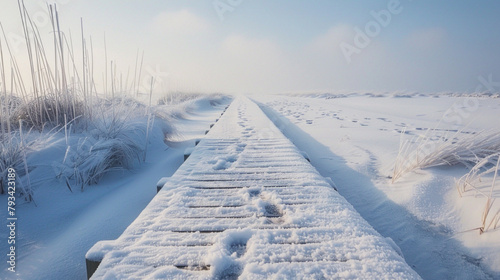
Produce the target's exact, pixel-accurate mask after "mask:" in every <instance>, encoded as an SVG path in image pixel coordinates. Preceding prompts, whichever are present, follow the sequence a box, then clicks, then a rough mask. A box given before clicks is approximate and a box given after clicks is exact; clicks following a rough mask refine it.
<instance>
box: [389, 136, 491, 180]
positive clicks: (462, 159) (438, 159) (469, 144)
mask: <svg viewBox="0 0 500 280" xmlns="http://www.w3.org/2000/svg"><path fill="white" fill-rule="evenodd" d="M403 134H404V133H403ZM436 134H437V133H436V131H435V130H428V132H427V133H426V134H425V135H423V136H419V137H418V138H417V139H413V140H411V141H401V144H400V147H399V153H398V156H397V158H396V162H395V164H394V169H393V175H392V182H393V183H394V182H395V181H396V180H398V179H399V178H401V177H402V176H403V175H405V174H406V173H409V172H412V171H414V170H417V169H423V168H428V167H434V166H443V165H455V164H463V165H465V166H467V167H472V166H474V165H476V163H478V162H479V161H481V159H483V158H486V157H488V156H490V155H492V154H495V153H498V152H500V131H498V130H495V131H482V132H479V133H475V134H468V135H464V134H463V133H461V132H460V131H458V132H455V133H454V134H453V135H451V136H448V135H444V136H440V135H436Z"/></svg>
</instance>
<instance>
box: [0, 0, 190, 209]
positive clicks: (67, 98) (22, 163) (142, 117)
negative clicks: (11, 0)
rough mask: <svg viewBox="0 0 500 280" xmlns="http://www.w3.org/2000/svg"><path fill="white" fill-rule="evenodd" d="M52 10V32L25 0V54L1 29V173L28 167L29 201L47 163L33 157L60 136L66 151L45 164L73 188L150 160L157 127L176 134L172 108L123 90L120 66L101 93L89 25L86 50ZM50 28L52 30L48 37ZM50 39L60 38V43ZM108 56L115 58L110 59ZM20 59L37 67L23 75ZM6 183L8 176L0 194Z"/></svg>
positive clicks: (22, 175)
mask: <svg viewBox="0 0 500 280" xmlns="http://www.w3.org/2000/svg"><path fill="white" fill-rule="evenodd" d="M48 11H49V14H50V20H51V23H52V32H51V33H40V31H39V30H38V27H37V25H36V24H35V22H34V21H33V19H32V16H31V15H30V13H29V12H28V11H27V9H26V7H25V6H24V2H23V1H22V0H21V1H19V12H20V13H19V14H20V19H21V22H22V27H23V31H24V43H25V45H24V46H22V47H25V50H26V53H25V56H24V55H17V52H15V51H14V50H13V49H12V48H11V46H9V44H8V43H7V41H8V40H7V39H6V38H7V36H6V34H5V32H4V31H3V28H2V29H1V31H2V33H0V35H1V36H0V59H1V65H0V78H1V81H0V84H1V88H0V90H1V92H0V93H1V94H0V101H1V103H0V124H1V131H0V138H1V140H2V142H1V144H0V145H1V146H0V148H1V151H0V164H1V166H0V167H1V171H2V174H1V175H2V178H6V177H5V176H3V175H4V174H3V173H4V172H6V170H7V169H8V168H9V167H13V168H15V169H16V170H18V171H21V170H24V172H19V173H18V174H19V182H20V184H21V185H24V186H25V188H24V189H23V191H22V192H19V194H20V195H26V196H27V197H28V198H29V200H31V199H32V196H33V190H32V187H31V184H30V180H29V175H30V172H31V171H32V170H34V169H35V168H36V165H37V164H40V163H39V162H32V161H31V160H30V156H31V155H32V154H33V151H36V150H40V149H43V148H46V147H47V146H49V145H50V144H51V140H53V139H60V138H61V137H64V138H65V143H66V149H65V154H64V156H61V158H60V162H57V160H56V162H51V163H44V164H51V165H53V166H54V171H55V176H57V177H58V178H60V179H61V180H63V181H64V182H65V184H66V185H67V186H68V188H69V189H70V190H72V191H73V190H74V189H75V188H79V189H81V190H83V189H84V187H85V186H87V185H90V184H96V183H97V182H99V180H100V179H101V178H102V177H103V176H104V175H105V174H106V173H108V172H109V171H112V170H116V169H129V168H133V167H134V164H135V163H137V162H140V161H144V160H145V159H146V150H147V146H148V142H149V138H150V132H151V130H152V129H153V127H154V126H156V127H161V130H162V132H163V134H164V137H166V135H167V134H171V133H172V132H173V127H172V125H171V124H170V119H172V115H171V114H170V113H168V112H166V113H164V112H163V111H165V110H164V108H159V107H161V106H158V108H157V107H154V108H153V107H152V106H151V103H149V104H148V105H145V104H142V103H140V102H139V101H137V100H134V99H131V98H127V97H126V96H127V95H128V96H136V95H137V93H138V92H118V91H117V85H118V82H117V73H116V69H115V68H114V67H112V68H111V69H110V73H104V75H103V76H104V77H106V78H105V80H104V84H105V87H104V88H105V92H104V93H102V94H98V93H97V90H96V84H95V83H94V73H93V67H92V65H93V64H94V61H93V59H94V56H93V51H92V44H89V45H87V39H86V38H85V36H84V34H83V26H82V34H81V42H82V44H81V46H82V47H81V54H80V55H78V54H77V53H76V52H75V51H74V49H73V45H74V44H73V42H72V41H71V40H72V39H71V38H68V37H66V35H65V34H67V33H64V32H63V31H61V26H62V24H61V23H60V22H59V16H58V12H57V10H56V7H55V6H54V5H49V6H48ZM42 34H49V35H47V38H45V37H44V36H42ZM44 42H53V45H52V48H50V47H49V48H48V47H47V46H46V45H45V44H44ZM88 46H90V47H88ZM18 58H23V60H22V61H21V60H18ZM104 60H105V63H106V64H109V62H108V61H107V58H104ZM6 62H7V63H6ZM19 65H29V75H23V72H22V70H21V68H20V67H19ZM111 65H113V62H111ZM136 69H137V66H136ZM140 70H141V69H139V72H141V71H140ZM141 78H142V77H138V76H135V75H134V81H132V82H131V83H132V84H134V85H135V84H138V81H139V80H141ZM120 83H121V80H120ZM125 84H128V81H126V82H125ZM108 85H110V86H108ZM125 87H126V88H128V86H125ZM108 88H111V91H110V92H108V91H107V90H108ZM132 88H134V87H132ZM133 90H137V89H136V88H135V89H132V91H133ZM151 94H152V93H150V96H149V97H150V98H151ZM193 97H194V96H186V97H184V99H189V98H193ZM180 98H181V97H180V96H177V97H176V99H180ZM167 111H168V110H167ZM179 114H181V113H179ZM23 130H24V131H25V133H24V135H23ZM30 131H36V133H33V134H31V133H29V132H30ZM63 133H64V136H61V135H62V134H63ZM35 134H36V137H34V135H35ZM23 136H24V137H23ZM58 160H59V159H58ZM4 185H5V184H4V182H3V181H0V192H3V191H4V188H3V187H4Z"/></svg>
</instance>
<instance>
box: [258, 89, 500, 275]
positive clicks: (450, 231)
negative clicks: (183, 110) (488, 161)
mask: <svg viewBox="0 0 500 280" xmlns="http://www.w3.org/2000/svg"><path fill="white" fill-rule="evenodd" d="M330 97H331V96H329V95H314V96H307V97H304V96H295V97H291V96H253V97H252V98H255V99H256V100H257V101H259V102H260V105H261V107H262V108H263V110H264V111H265V112H266V113H267V115H268V116H270V118H271V119H273V120H274V122H275V123H276V124H277V126H278V127H279V128H280V129H281V130H282V131H283V132H284V134H285V135H286V136H288V137H289V138H290V139H291V140H292V141H293V142H294V144H295V145H297V146H298V147H299V148H300V149H302V150H304V151H306V152H307V153H308V154H309V156H310V157H311V161H312V164H313V165H314V166H315V167H316V168H317V169H318V171H319V172H320V173H321V174H322V175H323V176H329V177H332V178H333V179H334V181H335V183H336V184H337V186H338V189H339V192H340V193H341V194H342V195H343V196H344V197H345V198H346V199H347V200H348V201H349V202H350V203H351V204H352V205H353V206H354V207H355V208H356V210H357V211H359V212H360V213H361V215H362V216H363V217H364V218H365V219H366V220H368V222H369V223H370V224H371V225H372V226H373V227H374V228H375V229H376V230H377V231H379V232H380V233H381V234H382V235H383V236H387V237H390V238H392V239H393V240H394V241H395V242H396V243H397V244H398V246H399V247H401V249H402V251H403V254H404V256H405V259H406V261H407V262H408V263H409V264H410V265H411V266H412V267H413V268H414V269H415V270H416V271H417V272H418V273H419V274H420V275H421V276H422V277H423V278H424V279H488V278H497V277H499V276H500V254H498V252H499V250H500V229H499V226H500V225H499V226H497V228H496V229H491V228H490V230H489V231H487V232H485V233H483V234H482V235H480V234H479V230H477V228H478V227H479V226H480V225H481V215H482V213H483V210H484V207H485V202H486V198H484V197H483V196H481V195H479V194H478V193H477V192H473V191H468V192H465V193H463V194H462V197H461V196H460V195H459V193H458V191H457V188H456V187H455V179H458V178H460V177H461V176H463V175H464V174H466V173H467V172H468V169H467V168H466V167H465V166H462V165H457V166H441V167H434V168H427V169H424V170H415V171H414V172H411V173H408V174H405V175H404V176H403V177H402V178H400V179H398V180H397V181H396V182H395V183H392V182H391V181H392V180H391V178H390V177H391V176H392V175H393V174H392V168H393V166H394V162H395V159H396V157H397V154H398V147H399V145H400V141H401V138H403V140H409V141H413V140H415V139H418V138H419V137H420V138H422V137H428V138H430V137H431V136H432V137H437V138H440V137H451V136H453V137H457V138H461V137H467V136H468V135H470V134H471V133H476V132H480V131H483V130H489V129H497V126H496V123H495V122H496V119H498V117H499V116H500V100H499V99H498V98H483V97H472V98H471V97H469V98H467V97H454V96H443V97H439V98H436V97H428V96H411V95H409V96H407V97H409V98H398V97H389V96H386V97H378V98H377V97H373V96H361V95H351V96H346V97H345V98H331V99H330ZM450 109H451V110H452V111H451V113H450ZM429 128H431V129H434V130H433V131H431V132H430V134H432V135H430V136H429V135H425V134H426V131H427V129H429ZM402 131H405V132H404V135H403V136H401V132H402ZM457 131H458V132H457ZM428 134H429V133H428ZM490 181H491V178H490ZM497 185H498V183H497ZM499 192H500V187H498V186H497V188H496V189H495V191H494V193H493V197H496V198H498V197H499V196H500V193H499ZM495 203H496V204H495ZM499 209H500V205H499V202H498V201H496V202H494V204H493V207H492V210H491V211H490V212H491V213H493V215H494V214H495V213H497V211H499ZM493 215H490V218H491V217H492V216H493ZM472 229H476V230H472Z"/></svg>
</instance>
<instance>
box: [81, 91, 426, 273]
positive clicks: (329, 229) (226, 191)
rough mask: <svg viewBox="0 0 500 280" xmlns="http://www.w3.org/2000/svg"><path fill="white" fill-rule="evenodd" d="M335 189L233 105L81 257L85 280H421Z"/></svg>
mask: <svg viewBox="0 0 500 280" xmlns="http://www.w3.org/2000/svg"><path fill="white" fill-rule="evenodd" d="M332 184H333V183H332V181H331V180H329V179H325V178H323V177H321V176H320V175H319V173H318V172H317V171H316V170H315V169H314V168H313V167H312V166H311V165H310V164H309V163H308V161H307V160H306V159H305V158H304V155H303V154H302V153H301V152H300V151H298V150H297V148H296V147H295V146H294V145H293V144H292V143H291V142H290V141H289V140H288V139H287V138H286V137H285V136H283V134H282V133H281V132H280V131H279V130H278V129H277V128H276V127H275V126H274V124H272V122H271V121H270V120H269V119H267V117H266V116H265V115H264V114H263V113H262V111H261V110H260V109H259V108H258V106H257V105H256V104H255V103H253V102H252V101H250V100H249V99H247V98H237V99H236V100H235V101H234V102H233V103H232V105H231V106H230V107H229V108H228V109H227V111H226V113H225V114H224V115H223V116H222V117H221V119H220V120H219V121H218V122H217V124H216V125H215V126H214V127H213V128H212V129H211V130H210V132H209V133H208V134H207V135H206V137H205V138H204V139H202V140H201V141H200V143H199V144H198V145H197V147H196V148H195V149H194V150H193V152H192V153H191V155H190V156H189V158H188V159H187V160H186V162H185V163H184V164H183V165H182V166H181V167H180V168H179V170H177V172H176V173H175V174H174V175H173V176H172V177H170V178H168V179H167V180H165V181H162V183H161V185H160V188H161V190H160V191H159V193H158V195H157V196H156V197H155V198H154V199H153V200H152V201H151V203H150V204H149V205H148V206H147V207H146V209H145V210H144V211H143V212H142V213H141V215H140V216H139V217H138V218H137V219H136V220H135V221H134V222H133V223H132V224H131V225H130V226H129V227H128V228H127V229H126V230H125V232H124V233H123V234H122V235H121V236H120V237H119V238H118V239H117V240H112V241H101V242H98V243H97V244H96V245H95V246H94V247H92V249H91V250H90V251H89V252H88V253H87V256H86V258H87V270H88V274H89V277H90V276H92V279H145V278H147V279H268V278H273V277H277V279H291V278H292V279H294V278H297V279H303V278H308V279H337V278H364V279H375V278H391V279H415V278H417V279H418V278H419V276H418V275H417V274H416V273H415V272H414V271H413V270H412V269H411V268H410V267H409V266H408V265H407V264H406V263H405V262H404V259H403V258H402V257H401V256H399V255H398V253H397V252H396V251H397V250H396V249H397V248H396V249H395V248H394V246H395V245H391V244H393V242H391V241H390V240H387V239H385V238H383V237H382V236H380V235H379V234H378V233H377V232H376V231H375V230H373V228H372V227H371V226H370V225H369V224H368V223H367V222H366V221H364V220H363V219H362V218H361V217H360V216H359V214H358V213H357V212H356V211H355V210H354V209H353V208H352V206H351V205H350V204H349V203H348V202H347V201H345V199H344V198H342V197H341V196H340V195H339V194H338V193H337V192H336V191H335V189H334V186H333V185H332ZM138 187H139V186H138ZM138 191H140V189H139V188H138ZM96 268H97V270H96Z"/></svg>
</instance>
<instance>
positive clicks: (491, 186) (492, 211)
mask: <svg viewBox="0 0 500 280" xmlns="http://www.w3.org/2000/svg"><path fill="white" fill-rule="evenodd" d="M499 165H500V153H495V154H491V155H489V156H487V157H485V158H483V159H481V160H480V161H479V162H478V163H477V164H476V165H475V166H474V167H472V168H471V170H470V171H469V173H467V174H465V175H464V176H462V177H461V178H460V179H459V180H457V183H456V185H457V190H458V192H459V193H460V196H461V197H462V196H463V195H464V194H465V193H466V192H469V191H470V192H474V193H475V194H477V195H479V197H480V198H483V199H486V203H485V205H484V210H483V213H482V215H481V226H480V227H479V228H478V230H479V232H480V233H483V232H485V231H487V230H489V229H496V228H497V227H498V225H499V221H500V207H496V208H498V209H496V208H495V207H494V206H496V205H497V204H494V202H495V200H496V198H498V197H499V196H498V195H496V196H495V195H494V193H495V191H497V192H498V190H500V186H499V185H500V184H499V182H498V181H497V175H498V168H499Z"/></svg>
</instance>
